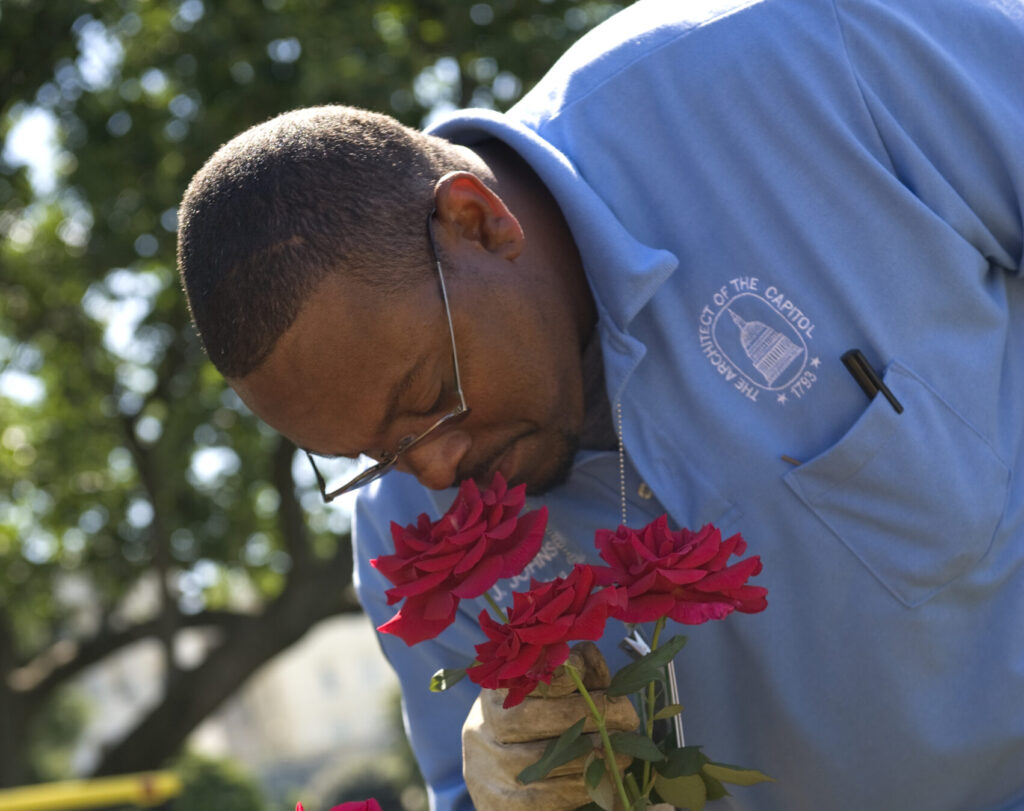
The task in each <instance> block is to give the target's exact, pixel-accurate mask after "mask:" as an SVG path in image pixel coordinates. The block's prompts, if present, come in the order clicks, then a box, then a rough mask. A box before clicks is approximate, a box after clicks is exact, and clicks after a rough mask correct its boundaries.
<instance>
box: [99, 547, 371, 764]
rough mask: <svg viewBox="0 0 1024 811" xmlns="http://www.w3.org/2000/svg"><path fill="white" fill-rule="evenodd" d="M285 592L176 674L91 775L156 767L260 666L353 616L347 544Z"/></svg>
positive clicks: (293, 578) (354, 604)
mask: <svg viewBox="0 0 1024 811" xmlns="http://www.w3.org/2000/svg"><path fill="white" fill-rule="evenodd" d="M317 564H318V565H312V566H310V568H309V569H308V570H306V571H304V572H302V573H301V574H300V573H298V572H294V571H293V573H292V575H291V576H290V577H289V585H288V587H286V589H285V591H284V592H282V594H281V595H280V597H278V598H277V599H276V600H275V601H274V602H273V603H271V604H270V605H269V606H268V607H267V610H266V611H264V613H263V614H261V615H259V616H254V617H239V618H238V620H237V622H235V623H233V624H232V627H229V628H226V629H225V631H226V632H225V635H224V641H223V643H222V644H221V645H220V647H218V648H216V649H215V650H214V651H213V652H212V653H210V655H209V657H208V658H207V659H206V661H205V662H203V664H202V665H200V666H199V667H198V668H196V669H195V670H193V671H189V672H184V673H182V674H180V676H179V678H178V679H177V680H176V681H175V682H174V683H173V684H172V685H170V689H169V691H168V693H167V694H166V695H165V696H164V698H163V700H162V701H161V702H160V704H159V705H158V706H157V707H156V708H155V709H153V711H152V712H150V713H149V714H148V715H147V717H146V718H145V719H143V721H142V722H141V723H140V724H139V726H138V727H136V728H135V730H134V731H132V732H131V733H130V734H129V735H128V736H127V737H126V738H125V739H124V740H122V741H121V742H120V743H119V744H117V745H116V746H114V747H113V748H112V749H110V751H108V752H107V753H106V755H105V756H104V757H103V760H102V762H101V763H100V765H99V766H98V767H97V769H96V770H95V772H94V774H95V775H96V776H100V775H113V774H122V773H127V772H134V771H143V770H147V769H154V768H160V767H162V766H163V765H165V762H166V761H167V760H168V759H169V758H171V757H173V756H174V755H176V754H177V753H178V752H179V751H180V749H181V747H182V745H183V744H184V743H185V740H186V739H187V738H188V735H189V734H190V733H191V732H192V730H194V729H195V728H196V727H197V726H198V725H199V724H200V723H201V722H202V721H203V720H204V719H205V718H206V717H207V716H209V715H210V714H211V713H212V712H214V711H215V710H216V709H217V708H218V707H219V706H220V705H221V704H222V703H223V702H224V701H225V700H226V699H227V698H229V697H230V696H231V695H232V694H233V693H234V692H235V691H236V690H237V689H238V688H239V687H240V686H241V684H242V683H243V682H244V681H245V680H246V679H248V678H249V676H251V675H252V674H253V673H254V672H255V671H256V670H257V669H258V668H259V667H260V666H261V665H263V664H265V663H266V662H267V661H268V660H270V659H271V658H273V657H274V656H275V655H277V654H278V653H280V652H281V651H283V650H284V649H285V648H287V647H288V646H290V645H292V644H293V643H294V642H296V641H298V640H299V639H300V638H301V637H302V636H303V635H304V634H305V633H306V631H308V630H309V629H310V628H312V627H313V625H315V624H316V623H317V622H319V621H320V620H322V619H326V618H328V617H331V616H334V615H336V614H342V613H349V612H358V611H360V608H359V604H358V603H357V602H356V600H355V598H354V597H353V596H352V594H351V592H350V590H348V589H346V587H345V584H348V583H351V574H352V562H351V547H350V544H346V543H342V544H339V550H338V553H337V554H336V556H335V558H334V559H333V560H331V561H318V562H317Z"/></svg>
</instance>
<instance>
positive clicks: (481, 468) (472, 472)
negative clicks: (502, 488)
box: [457, 428, 537, 485]
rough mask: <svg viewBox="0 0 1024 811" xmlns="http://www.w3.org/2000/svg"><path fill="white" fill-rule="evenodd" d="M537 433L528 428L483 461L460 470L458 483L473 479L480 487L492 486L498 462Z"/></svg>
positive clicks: (534, 429)
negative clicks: (513, 447)
mask: <svg viewBox="0 0 1024 811" xmlns="http://www.w3.org/2000/svg"><path fill="white" fill-rule="evenodd" d="M535 433H537V429H536V428H527V429H526V430H524V431H520V432H519V433H518V434H516V435H515V436H513V437H512V438H511V439H510V440H509V441H508V442H506V443H504V444H503V445H501V446H499V447H498V449H497V450H494V451H492V452H491V453H489V454H487V456H485V457H484V458H483V459H479V460H477V461H476V462H474V463H473V464H472V466H467V467H466V468H464V469H462V470H459V471H458V472H457V473H458V475H457V479H458V481H460V482H462V481H465V480H466V479H472V480H473V481H475V482H477V483H478V484H480V485H488V484H490V483H491V479H492V478H493V476H494V468H495V466H496V465H497V464H498V460H500V459H501V457H502V456H504V455H505V454H506V453H508V452H509V451H510V450H511V449H512V446H513V445H515V444H516V443H517V442H519V441H520V440H522V439H525V438H526V437H528V436H531V435H532V434H535ZM509 484H510V485H511V484H514V482H509Z"/></svg>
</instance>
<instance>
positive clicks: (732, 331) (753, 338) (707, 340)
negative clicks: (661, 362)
mask: <svg viewBox="0 0 1024 811" xmlns="http://www.w3.org/2000/svg"><path fill="white" fill-rule="evenodd" d="M699 334H700V348H701V352H702V353H703V354H704V356H705V357H706V358H707V359H708V362H709V363H710V364H711V365H712V366H713V367H714V368H715V369H716V370H717V371H718V373H719V374H720V375H722V377H723V378H725V380H726V381H728V382H731V383H732V384H733V386H734V387H735V388H736V389H737V390H738V391H740V392H741V393H742V394H744V396H746V397H747V398H748V399H750V400H753V401H755V402H756V401H757V396H758V393H759V392H761V391H770V392H775V393H776V397H775V399H776V401H777V402H778V403H779V404H780V405H785V404H786V403H787V402H788V400H789V397H790V396H793V397H796V398H800V397H803V395H804V394H806V393H807V391H809V390H810V388H811V386H812V385H813V384H814V382H815V381H816V380H817V376H816V375H815V374H814V372H812V371H811V369H812V368H817V367H818V365H819V364H820V361H819V360H818V358H817V357H812V355H811V352H810V349H809V341H810V340H811V339H812V338H813V337H814V322H813V321H812V320H811V318H810V316H808V315H807V314H806V313H804V312H803V311H802V310H801V309H800V308H798V307H797V306H796V305H795V304H794V303H793V301H792V300H791V299H789V298H788V297H787V296H786V295H784V294H783V293H782V292H781V291H780V290H779V289H778V288H777V287H775V286H774V285H768V286H767V287H764V288H763V289H762V285H761V280H760V279H758V278H757V277H756V276H743V277H740V278H737V279H732V280H731V281H730V282H729V283H728V284H725V285H722V286H721V287H720V288H719V289H718V290H717V291H715V293H714V294H713V295H712V297H711V303H710V304H706V305H705V306H704V307H703V309H702V310H701V313H700V327H699Z"/></svg>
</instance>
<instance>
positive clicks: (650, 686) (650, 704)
mask: <svg viewBox="0 0 1024 811" xmlns="http://www.w3.org/2000/svg"><path fill="white" fill-rule="evenodd" d="M664 627H665V617H660V618H659V619H658V621H657V622H656V623H655V624H654V635H653V636H652V638H651V653H654V651H656V650H657V649H658V639H659V638H660V637H661V631H662V629H663V628H664ZM654 712H655V703H654V682H653V681H650V682H648V683H647V725H646V729H645V731H646V732H647V737H648V738H651V739H652V740H653V738H654ZM650 780H651V762H650V761H649V760H645V761H644V794H645V795H646V794H647V792H649V791H650V790H651V787H650V785H649V784H650Z"/></svg>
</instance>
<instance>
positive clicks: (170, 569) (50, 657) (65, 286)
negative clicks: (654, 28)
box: [0, 0, 617, 786]
mask: <svg viewBox="0 0 1024 811" xmlns="http://www.w3.org/2000/svg"><path fill="white" fill-rule="evenodd" d="M616 8H617V6H616V5H614V4H610V3H604V2H596V0H577V2H573V1H572V0H490V1H489V2H469V1H468V0H465V1H464V0H421V2H415V3H414V2H410V1H409V0H390V1H389V0H360V1H359V2H341V0H336V1H335V2H331V0H263V2H262V3H260V2H257V1H256V0H222V1H221V2H216V3H214V2H212V0H209V1H208V2H206V3H204V2H202V0H182V1H181V2H155V0H91V1H90V2H85V0H77V1H76V0H0V87H3V88H4V93H3V95H2V96H0V138H3V139H7V144H8V147H9V148H8V149H6V150H5V151H4V153H3V158H2V159H0V240H2V241H0V718H3V719H4V722H3V724H0V786H3V785H17V784H20V783H23V782H27V781H29V780H32V779H34V777H36V776H37V775H36V773H35V772H34V770H33V765H32V763H31V762H30V757H29V755H28V753H30V752H32V751H35V749H34V748H33V747H32V746H28V745H26V741H28V740H29V738H30V737H31V734H32V732H31V730H33V729H37V728H40V727H41V726H45V725H40V724H39V723H35V722H36V721H37V719H39V718H42V717H44V714H45V712H46V709H47V707H48V706H50V705H51V702H52V701H54V700H55V697H56V696H57V695H58V692H59V688H61V687H62V686H63V685H65V684H66V683H68V681H69V680H70V679H72V678H73V677H74V676H76V675H78V674H80V673H81V672H82V671H83V670H84V669H85V668H87V667H89V666H91V665H94V664H96V663H99V662H101V661H103V660H104V659H105V658H106V657H108V656H110V655H112V654H114V653H116V652H117V651H119V650H122V649H123V648H124V647H125V646H127V645H130V644H133V643H135V642H137V641H139V640H141V639H145V638H154V639H157V640H160V641H161V643H162V645H163V649H164V651H165V664H166V667H165V672H164V678H163V682H164V684H163V688H164V690H163V692H164V699H163V701H162V702H160V703H159V704H158V705H157V706H156V707H154V708H153V710H152V711H151V712H150V713H149V715H148V716H147V717H145V718H143V719H142V720H141V721H140V723H139V725H138V726H137V727H136V728H135V729H134V730H133V731H132V732H130V733H129V734H128V736H127V737H126V738H125V739H124V740H123V741H121V742H120V743H118V744H117V745H115V746H113V747H111V749H110V750H109V751H108V752H107V753H106V755H105V757H104V759H103V761H102V763H101V764H100V765H99V767H98V769H97V772H98V773H100V774H107V773H113V772H124V771H132V770H136V769H145V768H152V767H156V766H159V765H161V764H162V763H164V762H166V760H167V758H168V757H171V756H173V755H174V754H175V753H176V752H177V751H178V750H179V749H180V747H181V745H182V743H183V741H184V740H185V738H186V736H187V735H188V733H189V732H190V731H191V730H192V729H193V728H194V727H195V726H196V725H197V724H198V723H199V722H200V721H201V720H202V719H203V718H204V717H206V716H207V715H208V714H209V713H210V712H212V711H213V710H214V709H215V708H216V707H217V706H218V705H219V704H220V703H221V702H222V701H223V700H224V699H225V698H226V697H227V696H229V695H230V694H231V692H232V691H234V690H235V689H236V688H237V687H238V686H239V685H240V684H241V683H242V682H243V681H244V680H245V678H247V677H248V676H249V675H250V674H251V673H252V672H253V670H254V669H255V668H257V667H258V666H259V665H260V664H262V663H263V662H265V661H266V660H267V659H269V658H270V657H272V656H273V655H275V654H276V653H278V652H280V651H281V650H283V649H284V648H285V647H287V646H288V645H290V644H291V643H292V642H294V641H295V640H296V639H298V638H299V637H300V636H301V635H302V634H303V633H304V632H305V631H306V630H307V629H308V628H309V627H311V626H312V625H313V624H314V623H316V622H317V621H318V620H320V619H322V618H325V617H328V616H331V615H333V614H336V613H339V612H345V611H355V610H358V606H357V605H356V603H355V600H354V597H353V594H352V591H351V560H350V555H351V550H350V545H349V541H348V536H347V534H346V526H345V523H344V519H343V517H342V516H341V515H340V514H339V513H338V512H337V511H336V510H328V509H325V508H323V507H322V506H321V505H319V504H318V503H317V497H316V496H315V494H314V493H312V491H311V484H312V482H311V481H310V480H309V478H308V477H307V475H306V471H305V469H304V468H302V467H301V466H300V465H299V464H298V463H296V461H295V453H294V448H292V447H291V446H290V445H288V443H286V442H285V441H283V440H281V439H280V438H278V437H277V436H275V435H274V434H273V433H272V432H270V431H268V430H266V429H265V428H264V427H262V426H260V425H259V424H258V423H257V422H256V421H255V420H254V419H253V417H252V416H251V415H250V414H249V413H248V412H247V411H246V409H245V408H244V407H243V406H242V405H241V403H240V402H239V401H238V399H237V398H236V397H235V396H234V395H233V394H232V393H231V392H230V390H228V389H227V388H226V387H225V386H224V383H223V382H222V380H221V379H220V378H219V376H218V375H217V373H216V372H215V371H214V370H213V369H212V367H211V366H210V365H209V363H208V362H207V361H206V360H205V358H204V356H203V354H202V351H201V349H200V347H199V344H198V341H197V339H196V337H195V335H194V334H193V332H192V330H191V328H190V326H189V323H188V317H187V313H186V310H185V307H184V302H183V297H182V295H181V293H180V291H179V289H178V286H177V281H176V275H175V267H174V251H175V227H176V223H175V211H176V206H177V203H178V201H179V198H180V196H181V193H182V191H183V190H184V187H185V186H186V184H187V182H188V180H189V178H190V177H191V175H192V173H193V172H194V171H195V170H196V169H198V168H199V166H200V165H201V164H202V162H203V161H204V160H205V159H206V157H207V156H208V155H209V154H211V153H212V152H213V150H214V149H216V147H217V146H218V145H219V144H221V143H222V142H224V141H225V140H227V139H229V138H230V137H231V136H233V135H234V134H236V133H237V132H239V131H240V130H241V129H243V128H245V127H247V126H249V125H251V124H254V123H257V122H260V121H262V120H265V119H266V118H268V117H270V116H272V115H275V114H277V113H279V112H282V111H284V110H286V109H291V108H294V107H299V106H305V105H311V104H321V103H331V102H343V103H348V104H355V105H359V106H364V107H368V108H372V109H376V110H382V111H385V112H390V113H392V114H394V115H396V116H397V117H398V118H400V119H401V120H403V121H405V122H407V123H410V124H414V125H418V124H420V123H421V122H422V121H423V120H424V118H425V116H427V115H428V114H429V113H430V112H431V111H435V110H440V109H444V108H446V107H454V106H462V105H469V104H474V105H482V106H492V107H496V108H504V107H506V106H508V105H509V104H511V103H513V102H514V101H515V100H516V99H517V98H518V97H519V96H520V95H521V93H522V91H523V89H524V88H525V87H529V86H530V84H531V83H532V82H534V81H535V80H536V79H537V78H538V77H539V76H540V75H541V74H542V72H543V71H544V70H545V69H546V68H547V67H548V66H549V65H550V63H551V62H552V61H553V60H554V59H555V58H556V56H557V55H558V54H559V53H561V51H563V50H564V49H565V48H566V47H567V46H568V45H569V44H570V42H571V41H572V40H573V39H574V38H575V37H576V36H578V35H579V34H581V33H582V32H583V31H584V30H585V29H587V28H589V27H590V26H592V25H593V24H595V23H597V22H599V21H600V20H601V19H603V18H605V17H606V16H608V15H609V14H611V13H612V12H613V11H614V10H616ZM30 121H35V122H41V123H42V124H43V127H42V129H41V130H40V134H38V135H36V136H35V138H36V140H37V141H40V142H41V143H45V141H46V140H47V139H48V138H50V136H48V135H47V127H49V128H50V130H49V131H50V132H52V151H51V158H52V161H51V163H52V168H51V172H50V173H49V174H47V173H45V172H44V173H42V174H41V175H38V176H35V177H33V176H32V174H31V172H30V169H29V168H28V167H26V166H25V165H22V161H21V160H20V159H19V157H18V153H17V152H16V151H14V150H13V149H12V148H11V147H13V146H14V143H13V139H9V138H8V137H7V136H8V135H11V134H12V133H13V134H20V135H24V134H25V133H26V132H27V131H29V130H28V127H27V122H30ZM146 595H148V599H141V598H142V597H143V596H146ZM194 627H202V628H206V629H208V630H209V631H210V632H211V634H212V635H213V636H212V638H214V639H215V640H216V641H217V644H215V645H214V646H213V647H212V650H211V651H210V653H209V655H208V656H207V658H206V660H205V661H204V662H203V663H201V664H200V665H199V666H195V667H190V668H185V667H183V666H182V663H181V662H180V661H179V658H178V657H177V656H176V655H175V640H176V638H177V637H178V634H179V632H180V631H181V630H182V629H184V628H194Z"/></svg>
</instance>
